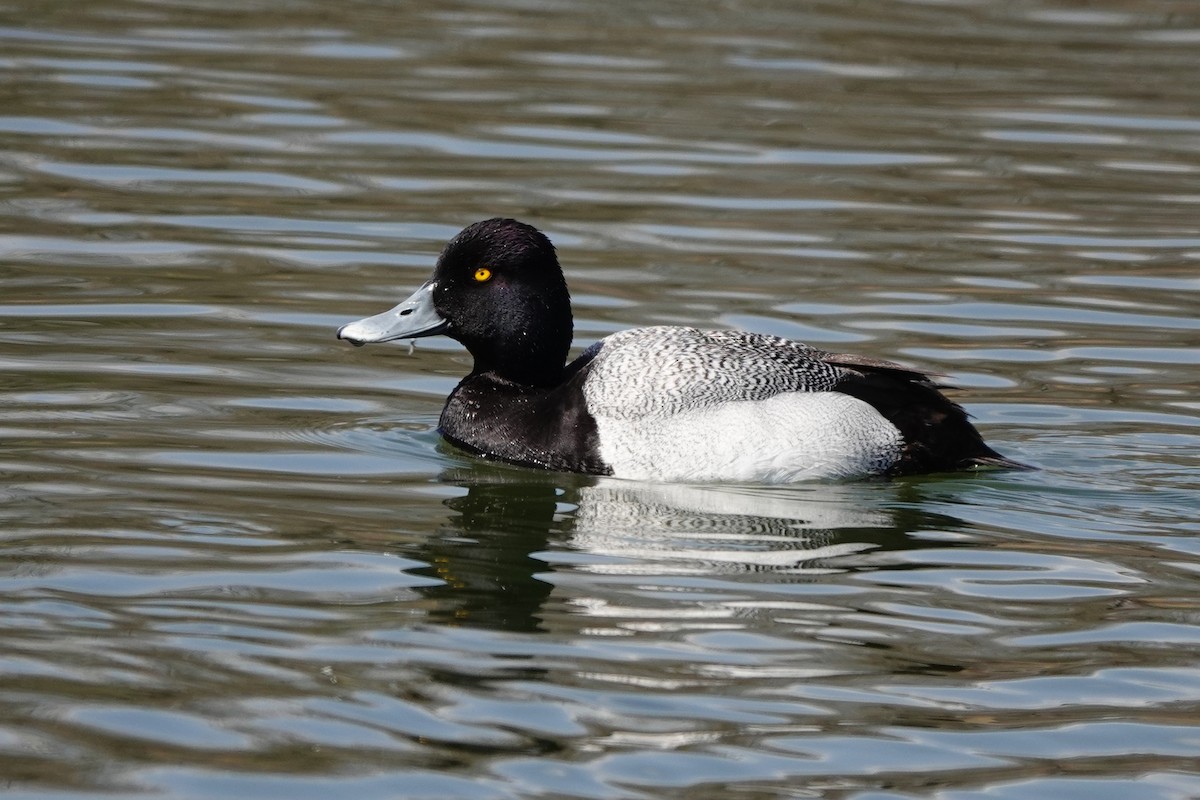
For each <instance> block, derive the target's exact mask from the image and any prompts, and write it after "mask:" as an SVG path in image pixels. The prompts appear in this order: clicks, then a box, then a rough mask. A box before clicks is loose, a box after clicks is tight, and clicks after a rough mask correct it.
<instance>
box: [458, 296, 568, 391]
mask: <svg viewBox="0 0 1200 800" xmlns="http://www.w3.org/2000/svg"><path fill="white" fill-rule="evenodd" d="M571 336H572V325H571V317H570V315H569V312H568V315H567V316H566V317H564V318H562V319H559V320H557V321H556V322H555V323H546V322H545V321H544V320H543V321H542V324H540V325H539V326H537V327H536V328H534V327H517V328H516V329H515V330H514V331H512V332H508V333H497V334H495V335H493V336H490V337H488V338H487V339H485V340H482V341H472V342H464V343H463V344H465V345H466V347H467V350H468V351H470V353H471V355H472V356H473V357H474V359H475V367H474V368H473V369H472V370H471V375H472V376H475V375H484V374H490V375H494V376H496V377H497V378H500V379H501V380H503V381H507V382H509V383H513V384H517V385H519V386H524V387H528V388H550V387H552V386H556V385H557V384H559V383H560V382H561V381H562V379H563V369H564V367H565V365H566V363H567V353H568V351H569V350H570V349H571Z"/></svg>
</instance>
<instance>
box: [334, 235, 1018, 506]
mask: <svg viewBox="0 0 1200 800" xmlns="http://www.w3.org/2000/svg"><path fill="white" fill-rule="evenodd" d="M435 335H443V336H448V337H450V338H451V339H454V340H456V341H457V342H459V343H460V344H462V345H463V347H465V348H466V350H467V351H468V353H469V354H470V355H471V357H472V358H473V359H474V364H473V368H472V369H471V371H470V373H469V374H468V375H467V376H466V377H465V378H463V379H462V381H461V382H460V383H459V384H458V385H457V386H456V387H455V388H454V390H453V391H452V392H451V393H450V396H449V397H448V398H447V400H446V404H445V407H444V408H443V409H442V412H441V417H440V420H439V427H438V430H439V433H440V434H441V436H442V437H443V438H444V439H445V440H446V441H447V442H449V443H450V444H451V445H453V446H455V447H457V448H459V449H461V450H464V451H466V452H468V453H471V454H474V455H476V456H479V457H482V458H485V459H494V460H499V461H503V462H508V463H510V464H516V465H521V466H525V467H533V468H538V469H543V470H555V471H560V472H573V473H583V474H588V475H598V476H612V477H614V478H625V479H631V480H639V481H660V482H673V483H710V482H746V483H775V484H778V483H793V482H799V481H807V480H840V479H862V478H870V477H875V476H884V477H886V476H899V475H911V474H917V473H933V472H945V471H956V470H973V469H980V468H994V467H1002V468H1003V467H1013V468H1020V467H1023V466H1024V465H1021V464H1019V463H1018V462H1015V461H1012V460H1010V459H1008V458H1005V457H1004V456H1002V455H1000V454H999V453H997V452H996V451H995V450H993V449H992V448H990V447H989V446H988V445H987V444H985V443H984V441H983V438H982V436H981V435H980V433H979V431H978V430H976V428H975V427H974V426H973V425H972V424H971V422H970V421H969V418H968V415H967V413H966V411H964V409H963V408H962V407H961V406H959V405H958V404H957V403H955V402H953V401H951V400H950V399H949V398H947V397H946V395H945V394H944V393H943V391H942V388H943V387H939V386H938V385H937V384H936V383H935V382H934V381H933V380H932V379H931V378H930V377H929V376H928V375H926V374H925V373H922V372H919V371H916V370H913V369H910V368H908V367H905V366H902V365H900V364H896V363H893V362H890V361H884V360H879V359H875V358H869V357H865V356H858V355H849V354H839V353H832V352H827V351H825V350H821V349H818V348H815V347H811V346H809V345H806V344H802V343H800V342H796V341H792V340H790V339H785V338H781V337H778V336H772V335H768V334H762V333H751V332H747V331H740V330H702V329H699V328H694V327H684V326H665V325H658V326H652V327H641V328H633V329H629V330H622V331H620V332H617V333H614V334H611V335H609V336H606V337H605V338H603V339H600V340H599V341H597V342H596V343H595V344H593V345H591V346H590V347H588V348H587V349H586V350H584V351H583V352H582V353H581V354H580V355H579V356H578V357H577V358H575V359H573V360H569V359H568V354H569V351H570V348H571V344H572V338H573V318H572V313H571V296H570V293H569V291H568V288H567V282H566V279H565V277H564V275H563V270H562V267H561V266H560V265H559V260H558V256H557V253H556V251H555V248H554V245H553V244H552V243H551V241H550V239H549V238H548V237H547V236H546V235H545V234H543V233H542V232H541V231H539V230H538V229H537V228H535V227H533V226H532V225H529V224H526V223H524V222H520V221H518V220H514V219H507V218H499V217H497V218H494V219H487V220H483V221H481V222H476V223H474V224H472V225H469V226H467V227H466V228H465V229H463V230H462V232H460V233H459V234H458V235H457V236H455V237H454V238H453V239H451V240H450V242H449V243H448V244H447V245H446V246H445V248H444V249H443V250H442V252H441V255H440V256H439V257H438V259H437V261H436V263H435V266H434V270H433V275H432V277H430V279H429V280H427V281H426V282H425V283H424V284H422V285H421V286H420V287H419V288H418V289H417V290H416V291H415V292H413V293H412V295H411V296H410V297H408V299H406V300H404V301H403V302H401V303H400V304H399V305H397V306H395V307H394V308H392V309H390V310H388V311H385V312H383V313H381V314H376V315H374V316H371V317H367V318H365V319H361V320H358V321H356V322H351V323H349V324H346V325H343V326H341V327H340V328H339V329H338V331H337V337H338V338H339V339H342V340H345V341H348V342H350V343H351V344H353V345H356V346H361V345H365V344H372V343H382V342H390V341H395V340H408V339H418V338H421V337H426V336H435Z"/></svg>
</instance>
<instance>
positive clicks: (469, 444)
mask: <svg viewBox="0 0 1200 800" xmlns="http://www.w3.org/2000/svg"><path fill="white" fill-rule="evenodd" d="M590 362H591V356H590V355H589V356H587V357H586V358H583V357H581V358H580V359H579V360H577V361H576V362H574V363H572V364H571V365H570V366H568V367H567V369H566V370H565V373H564V380H562V381H561V382H560V383H558V384H556V385H554V386H552V387H536V386H523V385H520V384H516V383H513V382H511V381H508V380H505V379H503V378H500V377H499V376H497V375H496V374H494V373H491V372H484V373H472V374H470V375H468V376H467V377H466V378H464V379H463V381H462V383H460V384H459V385H458V386H457V387H456V388H455V390H454V391H453V392H452V393H451V394H450V397H449V399H448V400H447V401H446V407H445V408H444V409H442V418H441V423H440V426H439V430H440V432H441V434H442V436H443V437H445V438H446V440H447V441H449V442H450V443H452V444H454V445H457V446H458V447H461V448H463V449H464V450H467V451H469V452H472V453H475V454H477V455H480V456H483V457H485V458H495V459H498V460H501V461H507V462H510V463H512V464H522V465H525V466H531V467H541V468H542V469H552V470H559V471H563V472H583V473H588V474H592V475H611V474H612V468H611V467H609V466H608V464H606V463H604V461H603V459H601V458H600V448H599V436H598V433H597V430H596V420H595V418H593V417H592V415H591V414H590V413H589V412H588V410H587V403H586V402H585V400H584V396H583V382H584V380H585V379H586V377H587V373H588V370H589V366H590Z"/></svg>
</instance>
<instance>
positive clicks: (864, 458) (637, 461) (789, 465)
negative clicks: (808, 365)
mask: <svg viewBox="0 0 1200 800" xmlns="http://www.w3.org/2000/svg"><path fill="white" fill-rule="evenodd" d="M596 425H597V428H598V433H599V438H600V456H601V457H602V458H603V459H604V460H605V461H606V462H607V463H608V464H609V465H610V466H611V467H612V469H613V475H614V476H615V477H618V478H633V479H636V480H659V481H679V482H687V481H749V482H756V483H757V482H762V483H790V482H793V481H802V480H819V479H830V478H855V477H862V476H866V475H877V474H879V473H881V472H884V471H885V470H887V468H888V467H890V466H891V465H892V464H893V463H895V461H896V459H897V457H898V456H899V453H900V446H901V445H902V444H903V441H902V438H901V436H900V431H899V430H897V429H896V427H895V426H894V425H892V424H891V423H890V422H888V421H887V420H886V419H884V418H883V416H882V415H880V414H879V412H877V411H876V410H875V409H874V408H872V407H871V406H870V405H868V404H867V403H864V402H862V401H861V400H858V399H856V398H853V397H850V396H849V395H844V394H840V393H838V392H787V393H785V394H779V395H776V396H774V397H771V398H767V399H765V400H734V401H728V402H724V403H720V404H717V405H714V406H710V407H707V408H698V409H693V410H690V411H685V412H681V413H676V414H669V415H654V414H651V415H647V416H642V417H638V418H634V419H629V418H624V419H623V418H618V417H611V416H604V415H599V416H597V417H596Z"/></svg>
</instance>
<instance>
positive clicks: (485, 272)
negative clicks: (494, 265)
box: [475, 267, 492, 283]
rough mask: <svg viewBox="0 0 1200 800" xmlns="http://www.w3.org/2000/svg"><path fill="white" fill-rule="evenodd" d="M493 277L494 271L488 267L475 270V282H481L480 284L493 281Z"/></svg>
mask: <svg viewBox="0 0 1200 800" xmlns="http://www.w3.org/2000/svg"><path fill="white" fill-rule="evenodd" d="M491 277H492V271H491V270H490V269H488V268H487V267H480V268H479V269H477V270H475V280H477V281H479V282H480V283H483V282H484V281H487V280H491Z"/></svg>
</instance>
